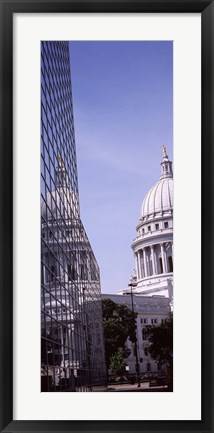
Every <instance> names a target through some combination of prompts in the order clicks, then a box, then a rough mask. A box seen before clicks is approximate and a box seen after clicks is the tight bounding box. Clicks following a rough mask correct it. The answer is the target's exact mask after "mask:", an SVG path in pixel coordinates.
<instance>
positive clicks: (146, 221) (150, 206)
mask: <svg viewBox="0 0 214 433" xmlns="http://www.w3.org/2000/svg"><path fill="white" fill-rule="evenodd" d="M136 229H137V236H136V238H135V239H134V241H133V243H132V249H133V252H134V256H135V271H136V288H135V292H136V293H138V294H142V295H145V296H167V297H168V298H169V299H170V300H171V299H172V296H173V173H172V162H171V161H170V160H169V158H168V155H167V152H166V148H165V146H163V158H162V161H161V176H160V179H159V180H158V182H157V183H156V184H155V185H154V186H153V187H152V188H151V189H150V190H149V192H148V193H147V194H146V196H145V198H144V200H143V203H142V207H141V217H140V221H139V223H138V225H137V228H136Z"/></svg>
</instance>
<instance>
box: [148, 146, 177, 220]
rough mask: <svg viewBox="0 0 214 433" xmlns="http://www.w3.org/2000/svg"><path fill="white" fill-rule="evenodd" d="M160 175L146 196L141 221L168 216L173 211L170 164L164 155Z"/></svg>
mask: <svg viewBox="0 0 214 433" xmlns="http://www.w3.org/2000/svg"><path fill="white" fill-rule="evenodd" d="M161 168H162V173H161V177H160V179H159V181H158V182H157V183H156V184H155V185H154V186H153V187H152V188H151V189H150V190H149V192H148V193H147V194H146V196H145V198H144V200H143V203H142V207H141V218H142V220H146V219H148V218H149V219H150V218H156V217H160V216H164V215H169V214H171V213H172V210H173V173H172V163H171V161H169V158H168V156H167V154H166V153H165V155H164V157H163V159H162V162H161Z"/></svg>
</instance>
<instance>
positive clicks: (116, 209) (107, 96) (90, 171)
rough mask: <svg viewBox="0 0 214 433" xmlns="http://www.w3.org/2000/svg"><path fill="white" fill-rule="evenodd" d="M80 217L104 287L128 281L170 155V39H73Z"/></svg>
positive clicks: (108, 288) (116, 287)
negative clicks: (144, 217)
mask: <svg viewBox="0 0 214 433" xmlns="http://www.w3.org/2000/svg"><path fill="white" fill-rule="evenodd" d="M70 58H71V76H72V91H73V105H74V121H75V135H76V148H77V166H78V182H79V194H80V211H81V218H82V221H83V224H84V226H85V229H86V231H87V234H88V237H89V240H90V242H91V245H92V248H93V250H94V253H95V256H96V259H97V261H98V264H99V267H100V274H101V290H102V292H103V293H115V292H117V291H118V290H120V289H122V288H125V287H127V284H128V280H129V278H130V276H131V273H132V270H133V268H134V257H133V252H132V250H131V243H132V241H133V239H134V237H135V235H136V225H137V223H138V221H139V218H140V208H141V204H142V201H143V198H144V196H145V194H146V192H147V191H148V190H149V189H150V188H151V187H152V186H153V184H154V183H155V182H156V181H157V180H158V179H159V176H160V161H161V158H162V145H163V144H165V146H166V147H167V152H168V155H169V157H170V158H172V157H173V154H172V152H173V111H172V109H173V67H172V65H173V45H172V42H170V41H169V42H93V41H92V42H71V43H70Z"/></svg>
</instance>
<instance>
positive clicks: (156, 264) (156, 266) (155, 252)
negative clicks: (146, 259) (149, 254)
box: [153, 245, 158, 275]
mask: <svg viewBox="0 0 214 433" xmlns="http://www.w3.org/2000/svg"><path fill="white" fill-rule="evenodd" d="M153 250H154V262H155V275H157V274H158V263H157V250H156V248H155V245H153Z"/></svg>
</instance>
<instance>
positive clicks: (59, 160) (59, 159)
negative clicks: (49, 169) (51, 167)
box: [58, 154, 63, 168]
mask: <svg viewBox="0 0 214 433" xmlns="http://www.w3.org/2000/svg"><path fill="white" fill-rule="evenodd" d="M58 164H59V167H60V168H61V167H63V160H62V157H61V155H60V154H59V155H58Z"/></svg>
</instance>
